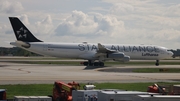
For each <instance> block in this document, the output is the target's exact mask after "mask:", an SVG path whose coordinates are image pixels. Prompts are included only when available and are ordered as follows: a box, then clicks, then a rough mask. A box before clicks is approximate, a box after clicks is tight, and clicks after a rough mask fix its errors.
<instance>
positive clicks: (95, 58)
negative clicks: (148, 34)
mask: <svg viewBox="0 0 180 101" xmlns="http://www.w3.org/2000/svg"><path fill="white" fill-rule="evenodd" d="M9 20H10V23H11V25H12V28H13V30H14V33H15V36H16V38H17V41H15V42H11V43H10V44H11V45H14V46H17V47H20V48H23V49H25V50H28V51H31V52H34V53H37V54H41V55H46V56H52V57H61V58H76V59H77V58H79V59H85V60H88V61H87V62H83V64H84V65H86V66H88V65H89V66H104V61H107V60H114V61H121V62H128V61H130V59H137V60H156V63H155V65H156V66H158V65H159V60H160V59H165V58H168V57H171V56H172V55H173V53H172V52H171V51H168V49H167V48H165V47H162V46H157V45H131V44H129V45H127V44H101V43H87V42H82V43H52V42H43V41H41V40H39V39H37V38H36V37H35V36H34V35H33V34H32V33H31V32H30V31H29V30H28V29H27V28H26V26H25V25H24V24H23V23H22V22H21V21H20V20H19V19H18V18H17V17H9Z"/></svg>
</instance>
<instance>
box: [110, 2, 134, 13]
mask: <svg viewBox="0 0 180 101" xmlns="http://www.w3.org/2000/svg"><path fill="white" fill-rule="evenodd" d="M133 11H134V7H133V5H130V4H126V3H116V4H115V5H114V6H113V7H111V9H110V12H112V13H119V14H122V13H123V14H125V13H126V14H127V13H131V12H133Z"/></svg>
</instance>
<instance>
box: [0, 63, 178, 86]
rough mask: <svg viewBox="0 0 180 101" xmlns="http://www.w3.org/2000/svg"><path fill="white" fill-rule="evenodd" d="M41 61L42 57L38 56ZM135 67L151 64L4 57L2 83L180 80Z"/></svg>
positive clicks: (1, 68)
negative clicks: (91, 64)
mask: <svg viewBox="0 0 180 101" xmlns="http://www.w3.org/2000/svg"><path fill="white" fill-rule="evenodd" d="M37 61H38V60H37ZM135 68H157V66H154V65H147V66H117V65H116V66H112V67H99V68H94V67H86V66H62V65H53V64H48V65H44V64H43V65H42V64H20V63H10V62H6V61H0V85H2V84H52V83H54V81H57V80H60V81H64V82H72V81H76V82H79V83H88V82H91V83H102V82H120V83H134V82H179V81H180V73H133V72H132V70H133V69H135ZM158 68H180V66H179V65H160V66H158Z"/></svg>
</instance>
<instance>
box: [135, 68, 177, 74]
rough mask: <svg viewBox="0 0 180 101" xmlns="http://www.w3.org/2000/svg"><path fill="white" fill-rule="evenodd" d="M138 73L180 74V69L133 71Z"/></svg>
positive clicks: (140, 69) (143, 69) (138, 69)
mask: <svg viewBox="0 0 180 101" xmlns="http://www.w3.org/2000/svg"><path fill="white" fill-rule="evenodd" d="M133 72H137V73H180V69H179V68H137V69H135V70H133Z"/></svg>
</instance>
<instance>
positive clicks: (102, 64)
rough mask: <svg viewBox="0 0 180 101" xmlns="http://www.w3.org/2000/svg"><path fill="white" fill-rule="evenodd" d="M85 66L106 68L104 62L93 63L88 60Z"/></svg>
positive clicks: (84, 63)
mask: <svg viewBox="0 0 180 101" xmlns="http://www.w3.org/2000/svg"><path fill="white" fill-rule="evenodd" d="M81 64H83V65H84V66H104V63H103V62H92V61H91V60H88V62H82V63H81Z"/></svg>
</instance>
